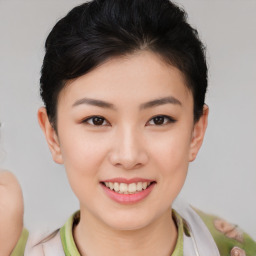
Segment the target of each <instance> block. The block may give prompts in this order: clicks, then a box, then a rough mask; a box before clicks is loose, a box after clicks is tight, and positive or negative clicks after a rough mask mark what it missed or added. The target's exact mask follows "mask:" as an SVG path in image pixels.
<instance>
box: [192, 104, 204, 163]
mask: <svg viewBox="0 0 256 256" xmlns="http://www.w3.org/2000/svg"><path fill="white" fill-rule="evenodd" d="M208 114H209V107H208V106H207V105H204V108H203V114H202V116H201V117H200V119H199V120H198V121H197V123H195V125H194V129H193V134H192V138H191V143H190V152H189V161H190V162H192V161H194V160H195V159H196V156H197V153H198V151H199V149H200V148H201V146H202V143H203V140H204V135H205V131H206V128H207V124H208Z"/></svg>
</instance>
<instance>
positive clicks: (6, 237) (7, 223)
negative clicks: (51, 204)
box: [0, 170, 24, 256]
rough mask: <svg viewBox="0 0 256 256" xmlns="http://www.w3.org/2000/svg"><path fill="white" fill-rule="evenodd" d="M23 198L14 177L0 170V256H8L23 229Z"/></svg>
mask: <svg viewBox="0 0 256 256" xmlns="http://www.w3.org/2000/svg"><path fill="white" fill-rule="evenodd" d="M23 211H24V206H23V196H22V191H21V187H20V185H19V183H18V181H17V179H16V177H15V176H14V175H13V174H12V173H10V172H8V171H3V170H0V248H1V250H0V256H7V255H8V256H9V255H10V254H11V252H12V250H13V249H14V247H15V245H16V243H17V242H18V240H19V237H20V235H21V232H22V229H23Z"/></svg>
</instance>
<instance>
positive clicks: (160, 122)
mask: <svg viewBox="0 0 256 256" xmlns="http://www.w3.org/2000/svg"><path fill="white" fill-rule="evenodd" d="M154 120H155V124H163V121H164V117H162V116H159V117H155V118H154Z"/></svg>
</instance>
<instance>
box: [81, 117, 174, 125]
mask: <svg viewBox="0 0 256 256" xmlns="http://www.w3.org/2000/svg"><path fill="white" fill-rule="evenodd" d="M159 117H160V118H164V119H167V122H164V123H163V124H159V125H157V124H154V125H155V126H164V125H167V124H171V123H175V122H176V121H177V120H175V119H174V118H172V117H170V116H166V115H157V116H153V117H152V118H151V119H150V120H149V121H148V122H150V121H151V120H154V119H155V118H159ZM94 118H99V119H101V120H103V123H104V122H107V120H106V119H105V118H104V117H103V116H91V117H88V118H86V119H85V120H83V121H82V123H85V124H88V125H92V126H106V125H103V124H100V125H96V124H93V123H89V120H93V119H94ZM92 122H93V121H92ZM148 122H147V123H148Z"/></svg>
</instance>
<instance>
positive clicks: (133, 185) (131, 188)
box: [128, 183, 137, 193]
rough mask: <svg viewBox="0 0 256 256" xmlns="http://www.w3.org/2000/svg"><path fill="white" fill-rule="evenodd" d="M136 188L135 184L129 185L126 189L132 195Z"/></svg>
mask: <svg viewBox="0 0 256 256" xmlns="http://www.w3.org/2000/svg"><path fill="white" fill-rule="evenodd" d="M136 188H137V186H136V183H131V184H129V187H128V191H129V193H134V192H135V191H136Z"/></svg>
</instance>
